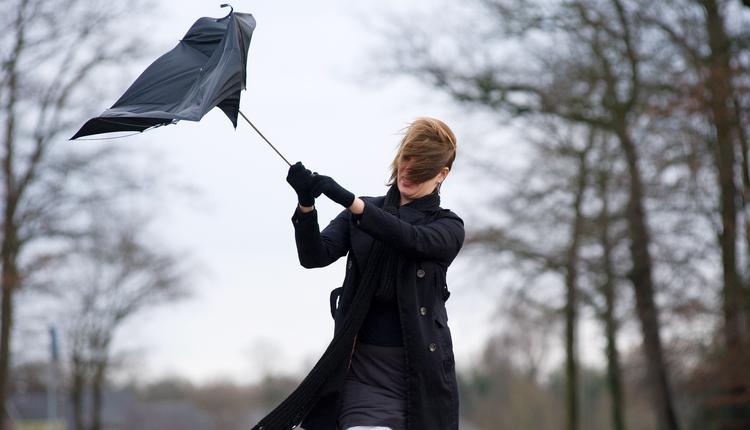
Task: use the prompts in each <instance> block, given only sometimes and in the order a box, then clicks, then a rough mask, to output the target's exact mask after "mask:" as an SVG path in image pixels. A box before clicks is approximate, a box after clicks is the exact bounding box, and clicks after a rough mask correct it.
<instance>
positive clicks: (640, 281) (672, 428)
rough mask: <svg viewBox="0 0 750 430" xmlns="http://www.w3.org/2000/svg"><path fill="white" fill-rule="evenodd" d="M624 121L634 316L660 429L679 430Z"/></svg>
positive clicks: (640, 198)
mask: <svg viewBox="0 0 750 430" xmlns="http://www.w3.org/2000/svg"><path fill="white" fill-rule="evenodd" d="M624 124H625V120H624V118H623V119H621V121H620V122H619V124H618V125H617V126H616V132H617V137H618V139H619V142H620V146H621V148H622V150H623V152H624V153H625V158H626V161H627V166H628V173H629V177H630V184H629V190H628V191H629V200H628V205H627V224H628V229H629V230H630V255H631V259H632V264H633V267H632V268H631V270H630V273H629V274H628V277H629V278H630V281H631V283H632V284H633V288H634V290H635V301H636V313H637V314H638V320H639V321H640V324H641V331H642V333H643V348H644V351H645V355H646V360H647V373H648V377H649V380H651V381H652V384H650V385H651V389H652V396H653V400H654V405H655V407H656V410H657V420H658V428H659V429H668V430H676V429H679V425H678V422H677V415H676V414H675V410H674V406H673V401H672V392H671V387H670V384H669V376H668V374H667V366H666V363H665V362H664V355H663V352H662V351H663V348H662V341H661V333H660V327H661V324H660V322H659V312H658V309H657V307H656V303H655V301H654V283H653V274H652V259H651V255H650V253H649V249H648V248H649V245H650V244H651V237H650V235H649V231H648V227H647V222H646V213H645V210H644V207H643V200H644V192H643V184H642V182H641V173H640V170H639V168H638V153H637V151H636V148H635V143H634V142H633V141H632V140H631V138H630V135H629V134H628V131H627V128H626V126H625V125H624Z"/></svg>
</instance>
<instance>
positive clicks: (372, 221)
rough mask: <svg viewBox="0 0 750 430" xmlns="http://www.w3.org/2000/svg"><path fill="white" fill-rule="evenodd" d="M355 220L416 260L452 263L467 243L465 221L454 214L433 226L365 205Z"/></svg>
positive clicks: (449, 213)
mask: <svg viewBox="0 0 750 430" xmlns="http://www.w3.org/2000/svg"><path fill="white" fill-rule="evenodd" d="M353 219H354V223H355V225H356V226H357V227H358V228H360V229H362V230H363V231H364V232H366V233H367V234H369V235H370V236H372V237H374V238H375V239H377V240H380V241H382V242H385V243H387V244H389V245H390V246H393V247H394V248H396V249H398V250H400V251H401V252H403V253H405V254H407V255H409V256H412V257H414V258H420V259H431V260H438V261H441V262H444V263H445V264H450V263H451V262H452V261H453V259H454V258H456V255H458V251H459V250H461V247H462V246H463V243H464V222H463V220H462V219H461V218H459V217H458V215H456V214H454V213H453V212H450V211H446V213H445V214H444V216H442V217H440V218H438V219H437V220H435V221H432V222H431V223H429V224H425V225H412V224H409V223H408V222H405V221H401V220H400V219H399V218H398V217H396V216H393V215H392V214H390V213H388V212H386V211H384V210H382V209H381V208H379V207H377V206H375V205H374V204H370V203H367V202H365V208H364V211H363V212H362V213H361V214H359V215H353Z"/></svg>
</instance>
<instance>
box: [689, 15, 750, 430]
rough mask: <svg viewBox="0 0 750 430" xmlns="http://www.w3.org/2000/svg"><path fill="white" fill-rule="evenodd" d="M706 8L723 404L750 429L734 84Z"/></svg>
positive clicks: (717, 25)
mask: <svg viewBox="0 0 750 430" xmlns="http://www.w3.org/2000/svg"><path fill="white" fill-rule="evenodd" d="M701 4H702V5H703V7H704V11H705V18H706V21H705V24H706V32H707V35H708V43H709V47H710V55H709V56H708V57H707V63H708V64H706V68H707V72H708V75H707V76H706V87H707V89H708V93H709V97H708V98H709V103H708V107H709V109H710V116H711V120H712V123H713V127H714V132H715V137H716V149H715V151H713V154H714V159H715V162H716V168H717V172H718V182H719V184H718V185H719V190H720V195H719V199H720V211H721V232H720V233H719V244H720V247H721V263H722V270H723V281H724V289H723V301H724V303H723V312H724V342H725V346H726V351H725V358H724V366H723V367H724V368H725V369H724V370H725V371H723V372H722V374H723V377H724V378H725V380H724V381H723V383H722V384H721V387H720V390H721V397H722V398H723V399H725V400H723V401H722V402H721V403H722V404H720V405H719V408H720V409H723V411H720V412H721V413H720V416H722V417H723V419H722V422H721V423H720V425H722V426H724V427H722V428H747V426H748V425H750V412H749V411H748V408H750V402H748V400H747V396H748V383H747V377H746V373H747V372H746V370H745V366H746V351H745V350H746V343H745V339H744V337H745V336H744V330H745V327H746V324H745V321H744V320H745V319H744V317H743V314H744V309H743V308H744V306H743V302H744V299H745V297H744V294H743V286H742V282H741V280H740V277H739V273H738V271H737V217H738V213H737V211H738V208H737V203H736V202H737V198H738V197H739V194H738V190H737V185H736V183H735V168H736V158H735V150H736V146H735V142H734V139H733V137H734V135H735V133H734V116H733V113H732V111H731V106H732V104H733V97H732V88H731V78H732V75H731V66H730V55H731V53H730V46H729V39H728V37H727V34H726V29H725V27H724V16H723V15H722V11H721V10H720V6H719V5H718V4H717V2H716V1H715V0H702V1H701Z"/></svg>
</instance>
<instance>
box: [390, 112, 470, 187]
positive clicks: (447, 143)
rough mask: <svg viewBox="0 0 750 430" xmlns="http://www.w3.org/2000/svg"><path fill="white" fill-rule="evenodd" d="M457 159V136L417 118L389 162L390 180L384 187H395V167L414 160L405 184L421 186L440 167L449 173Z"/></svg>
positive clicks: (431, 121)
mask: <svg viewBox="0 0 750 430" xmlns="http://www.w3.org/2000/svg"><path fill="white" fill-rule="evenodd" d="M455 159H456V136H455V135H454V134H453V131H451V129H450V128H449V127H448V126H447V125H446V124H445V123H444V122H443V121H440V120H439V119H435V118H429V117H420V118H417V119H416V120H414V122H412V123H411V124H409V125H408V126H407V127H406V132H405V134H404V137H403V139H401V143H400V144H399V147H398V152H396V156H395V157H394V158H393V161H392V162H391V177H390V179H389V180H388V182H387V184H386V185H389V186H390V185H393V184H394V183H396V178H397V176H398V165H399V163H400V162H402V161H409V160H414V164H413V165H412V166H411V168H410V169H409V173H408V177H407V178H408V180H409V181H411V182H415V183H422V182H424V181H427V180H429V179H432V178H434V177H435V176H436V175H437V174H438V173H440V171H441V170H443V167H447V168H448V169H450V168H451V167H452V166H453V161H454V160H455Z"/></svg>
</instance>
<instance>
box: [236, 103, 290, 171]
mask: <svg viewBox="0 0 750 430" xmlns="http://www.w3.org/2000/svg"><path fill="white" fill-rule="evenodd" d="M237 112H239V113H240V115H242V118H244V119H245V121H247V123H248V124H250V127H252V128H253V130H255V132H256V133H258V135H260V137H262V138H263V140H265V141H266V143H268V145H269V146H270V147H271V148H273V150H274V151H276V153H277V154H279V157H281V158H282V159H283V160H284V161H286V164H288V165H289V167H291V166H292V163H290V162H289V160H287V159H286V158H285V157H284V156H283V155H281V152H279V150H278V149H276V147H275V146H273V144H272V143H271V142H270V141H269V140H268V139H266V136H263V133H261V132H260V130H258V128H257V127H256V126H255V125H254V124H253V123H252V122H250V120H249V119H247V117H246V116H245V114H244V113H242V111H241V110H239V109H238V110H237Z"/></svg>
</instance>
